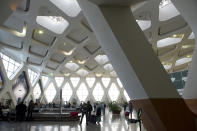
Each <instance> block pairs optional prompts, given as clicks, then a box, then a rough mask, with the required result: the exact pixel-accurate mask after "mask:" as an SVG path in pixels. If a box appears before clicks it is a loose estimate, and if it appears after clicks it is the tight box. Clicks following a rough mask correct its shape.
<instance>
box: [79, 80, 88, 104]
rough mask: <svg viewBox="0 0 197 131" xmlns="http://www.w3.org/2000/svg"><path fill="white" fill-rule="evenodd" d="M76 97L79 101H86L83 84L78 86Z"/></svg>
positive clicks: (86, 92)
mask: <svg viewBox="0 0 197 131" xmlns="http://www.w3.org/2000/svg"><path fill="white" fill-rule="evenodd" d="M77 96H78V98H79V100H80V101H85V100H86V98H87V96H88V90H87V87H86V85H85V83H81V85H80V86H79V88H78V90H77Z"/></svg>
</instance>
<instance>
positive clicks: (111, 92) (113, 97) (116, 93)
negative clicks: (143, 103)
mask: <svg viewBox="0 0 197 131" xmlns="http://www.w3.org/2000/svg"><path fill="white" fill-rule="evenodd" d="M108 94H109V97H110V99H111V100H112V101H116V100H117V99H118V96H119V94H120V92H119V90H118V88H117V87H116V84H115V83H112V84H111V86H110V89H109V91H108Z"/></svg>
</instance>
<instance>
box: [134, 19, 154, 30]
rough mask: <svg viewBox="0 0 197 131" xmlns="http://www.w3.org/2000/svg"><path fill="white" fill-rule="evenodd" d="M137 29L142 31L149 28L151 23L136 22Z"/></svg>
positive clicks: (148, 21)
mask: <svg viewBox="0 0 197 131" xmlns="http://www.w3.org/2000/svg"><path fill="white" fill-rule="evenodd" d="M136 21H137V23H138V25H139V27H140V28H141V30H142V31H144V30H146V29H148V28H150V27H151V21H150V20H136Z"/></svg>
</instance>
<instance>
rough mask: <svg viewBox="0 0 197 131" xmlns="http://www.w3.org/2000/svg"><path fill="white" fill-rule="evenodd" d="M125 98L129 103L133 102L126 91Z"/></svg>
mask: <svg viewBox="0 0 197 131" xmlns="http://www.w3.org/2000/svg"><path fill="white" fill-rule="evenodd" d="M124 96H125V98H126V100H127V101H130V100H131V99H130V97H129V95H128V94H127V92H126V91H125V90H124Z"/></svg>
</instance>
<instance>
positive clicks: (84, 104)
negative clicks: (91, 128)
mask: <svg viewBox="0 0 197 131" xmlns="http://www.w3.org/2000/svg"><path fill="white" fill-rule="evenodd" d="M81 113H82V115H81V121H80V123H79V124H80V125H81V123H82V121H83V117H84V115H86V124H88V104H87V103H85V102H84V103H83V105H82V107H81Z"/></svg>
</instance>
